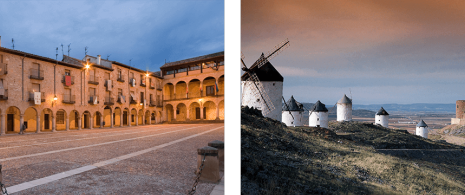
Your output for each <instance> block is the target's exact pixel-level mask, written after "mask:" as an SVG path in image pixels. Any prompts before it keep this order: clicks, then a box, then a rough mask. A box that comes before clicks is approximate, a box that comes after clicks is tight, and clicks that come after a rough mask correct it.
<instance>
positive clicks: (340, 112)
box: [336, 94, 352, 122]
mask: <svg viewBox="0 0 465 195" xmlns="http://www.w3.org/2000/svg"><path fill="white" fill-rule="evenodd" d="M336 104H337V121H339V122H342V121H351V120H352V100H351V99H350V98H348V97H347V96H346V94H344V97H342V98H341V99H340V100H339V101H337V103H336Z"/></svg>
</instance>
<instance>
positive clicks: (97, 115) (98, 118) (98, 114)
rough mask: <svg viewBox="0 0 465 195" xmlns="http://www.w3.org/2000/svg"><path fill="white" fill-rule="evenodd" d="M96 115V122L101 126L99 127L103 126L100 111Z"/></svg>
mask: <svg viewBox="0 0 465 195" xmlns="http://www.w3.org/2000/svg"><path fill="white" fill-rule="evenodd" d="M95 117H97V118H96V122H95V123H97V124H98V126H99V127H101V126H102V124H101V122H100V113H97V114H96V115H95Z"/></svg>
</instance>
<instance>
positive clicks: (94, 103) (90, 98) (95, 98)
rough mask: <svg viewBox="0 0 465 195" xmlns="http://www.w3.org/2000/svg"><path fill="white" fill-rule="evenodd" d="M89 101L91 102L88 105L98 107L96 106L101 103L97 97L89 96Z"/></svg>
mask: <svg viewBox="0 0 465 195" xmlns="http://www.w3.org/2000/svg"><path fill="white" fill-rule="evenodd" d="M88 100H89V101H88V103H89V104H91V105H96V104H98V103H99V101H98V96H97V95H89V97H88ZM95 100H97V101H95Z"/></svg>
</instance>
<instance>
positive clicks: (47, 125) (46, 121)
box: [44, 114, 50, 129]
mask: <svg viewBox="0 0 465 195" xmlns="http://www.w3.org/2000/svg"><path fill="white" fill-rule="evenodd" d="M49 117H50V115H49V114H44V129H50V119H49Z"/></svg>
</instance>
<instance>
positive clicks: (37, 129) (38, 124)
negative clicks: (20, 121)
mask: <svg viewBox="0 0 465 195" xmlns="http://www.w3.org/2000/svg"><path fill="white" fill-rule="evenodd" d="M36 133H40V115H37V119H36Z"/></svg>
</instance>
